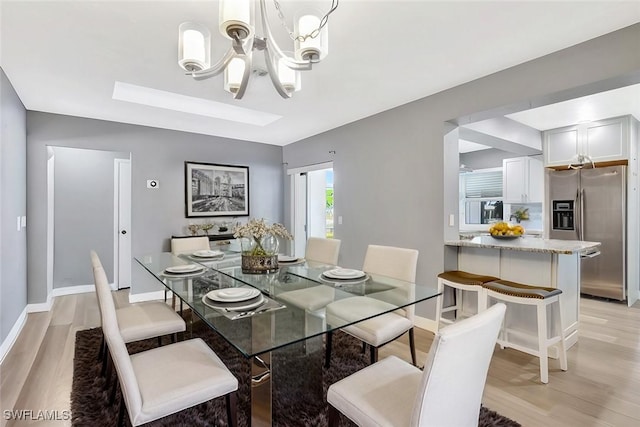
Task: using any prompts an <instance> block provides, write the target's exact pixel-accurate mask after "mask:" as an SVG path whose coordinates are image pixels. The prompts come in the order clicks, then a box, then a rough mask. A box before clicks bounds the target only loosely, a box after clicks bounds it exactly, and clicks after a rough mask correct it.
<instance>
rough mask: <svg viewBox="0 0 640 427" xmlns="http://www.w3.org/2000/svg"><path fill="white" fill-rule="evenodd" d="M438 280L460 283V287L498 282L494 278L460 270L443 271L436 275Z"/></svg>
mask: <svg viewBox="0 0 640 427" xmlns="http://www.w3.org/2000/svg"><path fill="white" fill-rule="evenodd" d="M438 277H439V278H440V279H444V280H446V281H448V282H455V283H460V284H461V285H476V286H482V285H483V284H485V283H488V282H493V281H496V280H499V279H498V278H497V277H494V276H484V275H481V274H473V273H469V272H466V271H462V270H451V271H445V272H444V273H440V274H438Z"/></svg>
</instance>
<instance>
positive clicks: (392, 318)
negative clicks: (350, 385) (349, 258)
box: [325, 245, 418, 367]
mask: <svg viewBox="0 0 640 427" xmlns="http://www.w3.org/2000/svg"><path fill="white" fill-rule="evenodd" d="M417 265H418V251H417V250H415V249H405V248H397V247H392V246H380V245H369V246H368V248H367V253H366V254H365V258H364V264H363V267H362V269H363V270H364V271H365V272H366V273H370V274H377V275H380V276H386V277H391V278H394V279H398V280H402V281H405V282H411V283H413V282H415V280H416V268H417ZM384 304H385V303H384V302H383V301H379V300H377V299H375V298H369V297H353V298H345V299H341V300H338V301H335V302H332V303H330V304H328V305H327V307H326V320H327V324H328V325H331V324H337V323H343V324H344V322H345V319H349V318H350V317H351V313H353V312H354V310H357V311H358V312H366V311H367V310H369V311H371V313H372V315H373V314H376V313H379V312H380V310H384ZM414 313H415V308H414V306H413V304H412V305H409V306H407V307H405V308H403V309H398V310H395V311H393V312H390V313H387V314H383V315H382V316H376V317H374V318H372V319H369V320H364V321H362V322H359V323H356V324H354V325H350V326H346V327H344V328H342V329H341V330H342V331H344V332H346V333H348V334H350V335H352V336H354V337H356V338H358V339H359V340H360V341H362V342H363V343H366V344H368V345H369V346H370V351H371V363H375V362H376V361H377V360H378V348H379V347H381V346H383V345H385V344H387V343H389V342H391V341H394V340H395V339H397V338H399V337H400V336H402V335H404V334H405V333H406V332H409V347H410V349H411V360H412V361H413V364H414V365H415V364H416V345H415V337H414V332H413V325H414ZM331 342H332V333H331V332H329V333H328V334H327V343H326V354H325V366H327V367H328V366H329V365H330V362H331V345H332V344H331Z"/></svg>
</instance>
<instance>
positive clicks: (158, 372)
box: [94, 267, 238, 426]
mask: <svg viewBox="0 0 640 427" xmlns="http://www.w3.org/2000/svg"><path fill="white" fill-rule="evenodd" d="M94 277H95V280H96V288H97V291H98V293H99V294H100V298H99V301H100V304H101V306H102V307H101V310H100V311H101V316H102V327H103V331H104V335H105V338H106V341H107V347H108V348H109V352H110V353H111V358H112V359H113V363H114V365H115V368H116V373H117V375H118V380H119V384H120V388H121V391H122V399H121V401H120V412H119V416H118V425H122V421H123V418H124V411H125V408H126V410H127V412H128V414H129V420H130V421H131V424H132V425H133V426H138V425H141V424H145V423H148V422H151V421H154V420H157V419H160V418H163V417H166V416H167V415H171V414H174V413H176V412H179V411H182V410H183V409H186V408H190V407H192V406H195V405H198V404H200V403H203V402H206V401H209V400H211V399H215V398H217V397H221V396H225V399H226V405H227V421H228V423H229V425H230V426H234V425H236V421H237V415H236V393H235V392H236V390H237V389H238V380H237V379H236V377H235V376H233V374H232V373H231V372H230V371H229V370H228V369H227V367H226V366H225V365H224V363H223V362H222V361H221V360H220V358H219V357H218V356H217V355H216V354H215V353H214V352H213V350H211V349H210V348H209V346H208V345H207V344H206V343H205V342H204V341H203V340H202V339H200V338H195V339H191V340H188V341H181V342H178V343H174V344H170V345H167V346H164V347H157V348H154V349H151V350H147V351H143V352H140V353H136V354H133V355H129V353H128V351H127V347H126V345H125V342H124V340H123V339H122V335H121V334H120V330H119V328H118V318H117V312H116V309H115V305H114V303H113V299H112V298H111V292H110V289H109V285H108V283H107V278H106V275H105V274H104V269H103V268H102V267H97V268H94Z"/></svg>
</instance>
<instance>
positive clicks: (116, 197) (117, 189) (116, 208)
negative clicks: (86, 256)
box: [113, 158, 131, 290]
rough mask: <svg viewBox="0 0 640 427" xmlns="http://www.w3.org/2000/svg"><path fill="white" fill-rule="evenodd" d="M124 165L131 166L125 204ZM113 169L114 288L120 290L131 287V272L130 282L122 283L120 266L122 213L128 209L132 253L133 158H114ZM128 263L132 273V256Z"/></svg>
mask: <svg viewBox="0 0 640 427" xmlns="http://www.w3.org/2000/svg"><path fill="white" fill-rule="evenodd" d="M122 165H128V166H129V178H128V181H129V188H128V192H129V198H128V200H126V203H125V204H124V205H121V204H120V193H121V192H122V191H123V188H122V187H121V186H122V185H123V183H121V182H120V168H121V166H122ZM113 169H114V173H113V232H114V238H113V288H114V290H118V289H123V288H129V287H131V274H129V277H128V280H125V282H128V283H121V282H122V281H121V280H120V272H121V270H122V269H121V266H120V249H121V248H120V221H119V218H120V214H121V213H122V211H125V210H126V211H128V215H129V227H128V228H129V230H127V233H128V234H129V240H128V242H129V249H128V251H129V253H131V237H130V236H131V159H130V158H129V159H114V161H113ZM125 262H126V263H128V268H126V270H128V271H129V273H131V258H130V257H129V258H128V260H127V261H125Z"/></svg>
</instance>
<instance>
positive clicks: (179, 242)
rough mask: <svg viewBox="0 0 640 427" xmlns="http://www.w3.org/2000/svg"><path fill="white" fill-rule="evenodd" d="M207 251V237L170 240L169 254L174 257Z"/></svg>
mask: <svg viewBox="0 0 640 427" xmlns="http://www.w3.org/2000/svg"><path fill="white" fill-rule="evenodd" d="M207 249H211V246H210V245H209V238H208V237H207V236H197V237H179V238H176V237H173V238H172V239H171V253H172V254H174V255H180V254H190V253H193V252H195V251H201V250H207Z"/></svg>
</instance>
